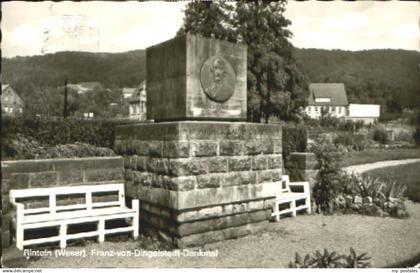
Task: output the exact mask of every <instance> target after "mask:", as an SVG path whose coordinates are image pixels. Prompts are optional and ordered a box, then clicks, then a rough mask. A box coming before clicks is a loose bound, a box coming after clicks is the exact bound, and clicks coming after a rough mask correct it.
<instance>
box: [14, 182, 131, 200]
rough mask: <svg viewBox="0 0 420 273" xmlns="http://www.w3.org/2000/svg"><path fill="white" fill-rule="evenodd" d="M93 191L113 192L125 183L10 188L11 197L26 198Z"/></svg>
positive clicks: (121, 187)
mask: <svg viewBox="0 0 420 273" xmlns="http://www.w3.org/2000/svg"><path fill="white" fill-rule="evenodd" d="M88 191H91V192H95V193H96V192H110V191H111V192H112V191H124V184H104V185H86V186H65V187H51V188H33V189H21V190H10V198H11V199H16V198H25V197H42V196H49V195H51V193H54V194H55V195H71V194H78V193H80V194H81V193H86V192H88Z"/></svg>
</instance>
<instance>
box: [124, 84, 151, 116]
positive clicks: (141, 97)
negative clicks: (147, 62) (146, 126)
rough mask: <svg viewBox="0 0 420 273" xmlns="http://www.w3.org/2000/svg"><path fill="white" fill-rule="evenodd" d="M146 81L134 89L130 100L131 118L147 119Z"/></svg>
mask: <svg viewBox="0 0 420 273" xmlns="http://www.w3.org/2000/svg"><path fill="white" fill-rule="evenodd" d="M146 101H147V97H146V82H145V81H143V82H142V83H141V84H140V85H139V86H138V87H137V88H136V90H135V91H134V93H133V94H132V96H131V98H130V100H129V108H128V110H129V118H130V119H134V120H146V110H147V109H146Z"/></svg>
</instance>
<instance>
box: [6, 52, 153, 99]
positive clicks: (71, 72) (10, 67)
mask: <svg viewBox="0 0 420 273" xmlns="http://www.w3.org/2000/svg"><path fill="white" fill-rule="evenodd" d="M145 62H146V56H145V50H135V51H128V52H124V53H90V52H68V51H67V52H58V53H55V54H47V55H40V56H30V57H15V58H10V59H9V58H2V82H5V83H10V84H12V86H13V87H14V88H15V89H16V90H17V91H18V92H20V93H21V94H22V95H23V96H24V97H25V96H28V95H29V94H28V92H31V90H32V89H33V88H34V87H38V88H39V87H57V86H60V85H61V86H63V85H64V79H65V77H66V76H67V81H68V82H69V83H77V82H86V81H99V82H101V83H102V84H103V85H104V86H105V87H108V88H113V87H123V86H132V87H134V86H136V85H138V84H139V83H140V82H141V81H142V80H144V79H145V75H146V67H145Z"/></svg>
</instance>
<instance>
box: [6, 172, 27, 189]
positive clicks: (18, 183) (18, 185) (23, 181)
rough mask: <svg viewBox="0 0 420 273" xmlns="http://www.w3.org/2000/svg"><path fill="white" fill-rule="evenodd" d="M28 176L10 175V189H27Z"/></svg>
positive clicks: (21, 174) (20, 174)
mask: <svg viewBox="0 0 420 273" xmlns="http://www.w3.org/2000/svg"><path fill="white" fill-rule="evenodd" d="M30 178H31V176H30V174H28V173H16V174H12V176H11V178H10V185H11V186H10V188H11V189H27V188H29V181H30Z"/></svg>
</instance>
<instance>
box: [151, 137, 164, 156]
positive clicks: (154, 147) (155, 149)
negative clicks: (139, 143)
mask: <svg viewBox="0 0 420 273" xmlns="http://www.w3.org/2000/svg"><path fill="white" fill-rule="evenodd" d="M147 144H148V145H149V155H150V156H151V157H162V156H163V141H150V142H148V143H147Z"/></svg>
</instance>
